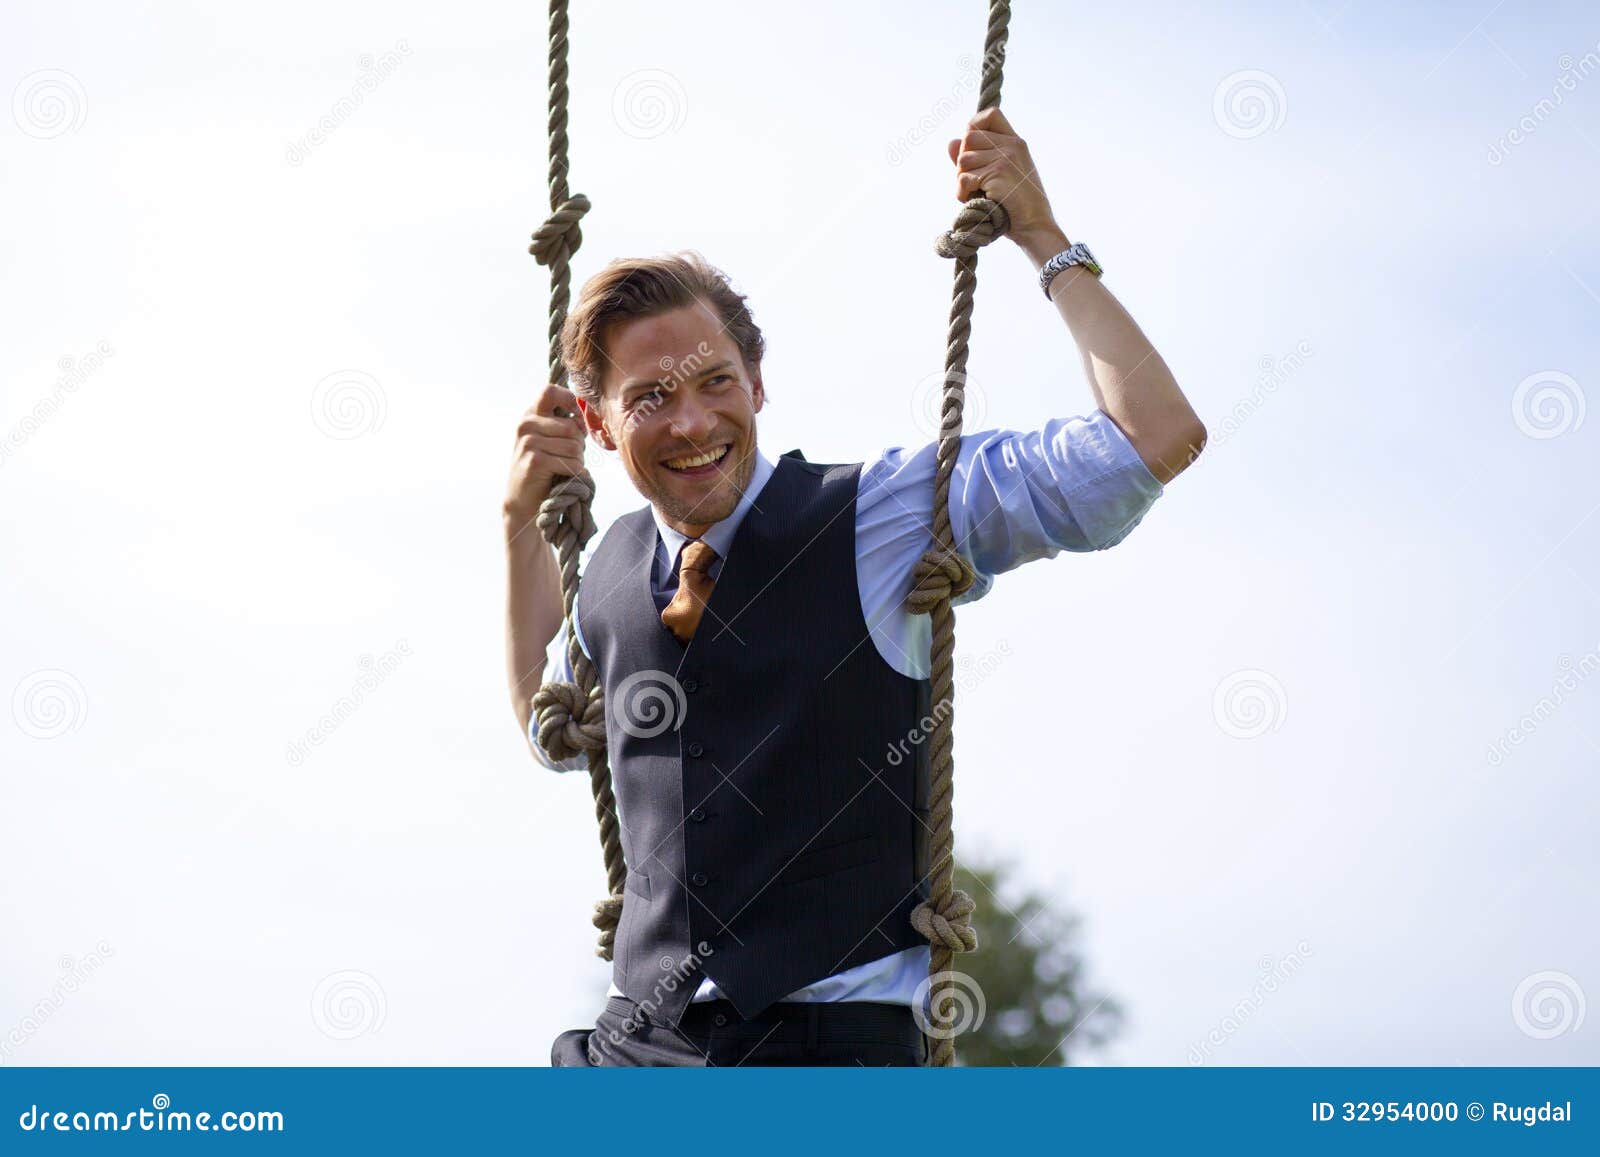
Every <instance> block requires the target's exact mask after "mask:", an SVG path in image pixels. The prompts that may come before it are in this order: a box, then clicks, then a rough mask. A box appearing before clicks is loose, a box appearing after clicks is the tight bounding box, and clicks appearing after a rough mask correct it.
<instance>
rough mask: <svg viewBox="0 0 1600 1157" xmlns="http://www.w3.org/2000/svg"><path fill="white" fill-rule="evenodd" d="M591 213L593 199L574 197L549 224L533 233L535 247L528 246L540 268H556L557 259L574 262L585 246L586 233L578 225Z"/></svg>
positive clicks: (547, 222)
mask: <svg viewBox="0 0 1600 1157" xmlns="http://www.w3.org/2000/svg"><path fill="white" fill-rule="evenodd" d="M588 211H589V198H587V197H585V196H584V195H583V194H582V193H574V194H572V196H570V197H568V198H567V199H566V200H565V201H563V202H561V204H560V205H559V206H558V207H557V208H556V210H555V212H553V213H551V214H550V216H549V217H548V218H546V219H545V223H544V224H543V225H540V226H539V227H538V228H537V229H535V230H534V231H533V244H532V245H529V246H528V252H529V253H531V254H533V257H534V260H535V261H537V262H538V263H539V264H540V265H554V264H555V263H556V261H557V259H560V260H562V261H567V260H570V259H571V257H572V255H573V254H574V253H576V252H577V251H578V246H580V245H582V244H583V230H581V229H579V228H578V222H580V221H582V220H583V215H584V214H585V213H587V212H588Z"/></svg>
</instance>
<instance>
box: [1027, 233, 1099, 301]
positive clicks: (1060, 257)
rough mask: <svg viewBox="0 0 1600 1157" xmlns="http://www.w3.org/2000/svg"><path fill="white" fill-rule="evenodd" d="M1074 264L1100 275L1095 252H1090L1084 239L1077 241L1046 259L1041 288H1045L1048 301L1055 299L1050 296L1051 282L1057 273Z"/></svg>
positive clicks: (1040, 274) (1097, 275) (1040, 273)
mask: <svg viewBox="0 0 1600 1157" xmlns="http://www.w3.org/2000/svg"><path fill="white" fill-rule="evenodd" d="M1073 265H1081V266H1083V268H1085V269H1087V270H1088V271H1089V272H1090V273H1092V274H1094V275H1095V276H1096V277H1099V276H1100V263H1099V262H1098V261H1096V260H1095V259H1094V254H1093V253H1090V252H1089V247H1088V246H1087V245H1085V244H1084V243H1083V242H1082V241H1078V242H1075V243H1074V244H1072V245H1070V246H1068V247H1067V248H1066V249H1063V250H1062V251H1061V252H1060V253H1057V254H1056V255H1055V256H1054V257H1052V258H1051V259H1050V260H1049V261H1046V262H1045V263H1044V268H1043V269H1041V270H1040V271H1039V288H1041V289H1043V290H1044V297H1045V300H1046V301H1050V300H1053V299H1052V298H1051V296H1050V282H1052V281H1053V280H1055V276H1056V274H1058V273H1060V272H1061V271H1062V270H1063V269H1066V268H1068V267H1070V266H1073Z"/></svg>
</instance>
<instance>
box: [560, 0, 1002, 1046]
mask: <svg viewBox="0 0 1600 1157" xmlns="http://www.w3.org/2000/svg"><path fill="white" fill-rule="evenodd" d="M1010 20H1011V6H1010V4H1009V2H1008V0H991V3H990V5H989V25H988V31H987V33H986V35H985V37H984V54H983V79H982V83H981V85H980V87H979V93H978V108H979V110H982V109H985V108H991V107H994V106H996V105H998V104H999V103H1000V87H1001V81H1002V74H1003V64H1004V55H1005V45H1006V37H1007V33H1008V26H1009V24H1010ZM567 29H568V21H567V0H551V3H550V51H549V73H550V114H549V124H548V127H549V138H550V217H549V218H548V219H547V220H546V221H545V223H544V224H543V225H541V226H540V227H539V228H538V230H536V231H535V233H534V235H533V244H532V245H530V246H529V252H530V253H532V254H533V255H534V257H535V258H536V259H537V260H538V262H539V264H541V265H548V266H549V267H550V329H549V339H550V354H549V360H550V381H552V382H554V383H556V384H557V385H563V386H564V385H565V384H566V381H567V369H566V366H565V365H564V364H563V362H562V360H561V327H562V324H563V323H564V321H565V320H566V313H567V304H568V302H569V301H570V298H571V272H570V261H571V258H572V255H573V254H574V253H576V252H577V250H578V246H579V245H580V244H582V241H583V235H582V232H581V230H580V228H579V222H580V221H581V220H582V219H583V216H584V214H585V213H587V212H588V211H589V199H588V198H587V197H585V196H583V195H582V194H581V193H579V194H573V193H571V192H570V190H569V189H568V186H567V176H566V175H567V168H568V166H567V131H566V129H567V60H566V56H567ZM1009 225H1010V222H1009V219H1008V218H1007V215H1006V211H1005V209H1004V208H1003V207H1002V206H1001V205H1000V204H999V203H998V202H996V201H992V200H990V199H988V198H986V197H981V196H980V197H974V198H972V199H971V200H969V201H967V203H966V204H965V205H963V206H962V207H961V209H960V211H959V212H958V214H957V216H956V221H955V224H954V225H953V226H952V227H951V229H950V230H949V232H947V233H945V234H943V235H941V236H940V237H939V238H938V239H937V241H936V242H935V249H936V250H937V252H938V253H939V255H940V256H941V257H948V258H950V259H952V260H954V262H955V286H954V294H953V298H952V302H951V307H950V325H949V331H948V337H947V345H946V352H945V375H944V393H943V402H942V405H941V409H940V417H939V445H938V450H937V468H936V471H935V474H934V497H933V539H934V546H933V547H932V548H931V549H930V550H928V551H927V552H926V553H925V554H924V555H923V556H922V558H921V559H919V560H918V562H917V565H916V569H915V572H914V574H913V580H912V588H911V591H910V593H909V594H908V595H907V598H906V607H907V609H908V610H910V611H911V613H913V614H928V615H931V616H932V627H933V647H932V672H931V681H932V695H933V701H934V702H935V703H937V704H944V705H945V707H946V709H945V710H943V711H936V712H935V713H934V715H935V724H934V728H933V732H932V735H931V736H930V738H929V744H930V749H929V765H930V772H929V777H930V778H929V808H930V818H931V820H932V832H931V834H930V838H929V860H930V864H929V898H928V901H927V902H926V903H923V904H919V905H918V906H917V908H916V909H915V910H914V911H913V912H912V914H911V923H912V925H913V926H914V927H915V928H916V930H917V931H918V932H919V933H921V934H922V935H923V936H925V937H927V938H928V941H929V944H930V948H931V951H930V954H929V964H928V975H929V978H930V981H931V982H932V984H931V990H930V994H929V997H930V1008H931V1010H932V1015H933V1021H934V1022H935V1024H937V1025H940V1026H943V1025H944V1024H945V1021H946V1019H947V1017H948V1012H947V1011H946V1003H947V1000H949V999H953V998H952V997H951V994H950V989H951V988H952V987H953V986H952V985H951V983H950V981H949V979H948V974H949V969H950V963H951V960H952V958H953V956H954V954H955V953H957V952H971V951H973V950H974V949H976V948H977V946H978V936H977V933H976V932H975V931H974V930H973V928H972V924H971V916H972V913H973V911H974V910H975V908H976V905H975V904H974V903H973V900H972V897H971V896H969V895H968V894H967V893H966V892H964V891H962V890H961V889H959V888H956V887H955V883H954V876H955V860H954V833H953V827H952V821H953V808H952V800H953V796H954V792H953V787H952V779H953V773H954V770H955V764H954V759H953V758H952V752H953V744H954V738H953V723H954V715H955V711H954V705H955V699H954V696H955V679H954V672H953V663H952V656H953V654H954V652H955V611H954V610H953V609H952V607H951V605H950V601H951V599H952V598H953V597H954V596H956V595H960V594H963V593H964V592H966V591H967V590H969V589H970V588H971V587H972V584H973V582H974V581H976V575H975V574H974V573H973V570H972V566H971V564H969V563H968V562H967V561H966V559H965V558H963V557H962V556H961V555H960V554H959V553H958V552H957V551H956V549H955V543H954V540H953V536H952V534H951V528H950V501H949V500H950V480H951V478H952V476H953V474H954V472H955V463H956V457H957V455H958V453H959V451H960V448H961V421H962V410H963V407H964V404H965V400H966V385H965V383H966V366H967V343H968V338H969V337H970V335H971V333H972V302H973V293H974V291H975V290H976V288H977V284H978V273H977V270H978V250H979V249H981V248H982V247H983V246H985V245H988V244H990V243H991V242H993V241H995V240H998V239H999V238H1000V237H1003V236H1005V234H1006V231H1007V229H1008V228H1009ZM593 499H594V479H593V478H592V477H591V476H590V474H589V472H588V470H584V471H583V472H582V473H580V474H578V475H576V476H573V477H567V478H562V479H561V480H559V481H558V482H557V483H556V484H555V485H554V486H553V487H552V488H551V491H550V495H549V497H547V498H546V499H545V501H544V504H543V505H542V506H541V507H540V510H539V518H538V524H539V529H540V532H541V533H543V535H544V537H545V540H546V541H548V542H550V543H551V544H552V545H554V546H555V548H556V551H557V554H558V557H559V560H560V566H561V599H562V613H563V616H564V617H565V619H566V621H567V654H568V657H569V659H570V660H571V664H572V672H573V677H574V680H575V681H574V682H571V683H546V684H544V685H543V686H542V687H540V688H539V690H538V692H537V693H536V694H535V695H534V698H533V708H534V711H535V713H536V714H537V717H538V720H539V743H540V745H541V746H543V747H544V749H545V750H546V751H547V752H548V753H549V754H550V756H551V758H552V759H556V760H562V759H567V758H569V757H570V756H573V755H575V754H577V753H578V752H579V751H582V752H585V753H586V754H587V756H588V760H589V783H590V787H591V789H592V791H593V794H594V804H595V816H596V818H597V819H598V820H599V823H600V846H601V849H602V850H603V852H604V854H605V867H606V883H607V886H608V888H609V890H610V893H611V894H610V895H609V896H608V897H607V898H606V899H604V900H602V901H600V902H599V903H597V904H596V905H595V914H594V924H595V926H596V927H597V928H599V929H600V931H601V935H600V945H599V948H598V950H597V954H598V955H599V956H601V957H602V958H604V959H606V960H610V959H611V958H612V953H613V949H614V946H615V941H616V929H617V924H618V922H619V920H620V918H621V915H622V903H623V894H624V888H625V886H626V883H627V867H626V865H625V863H624V862H623V858H622V844H621V841H620V838H619V835H618V824H617V813H616V797H615V796H614V795H613V793H612V788H611V766H610V763H609V761H608V759H607V754H606V734H605V700H604V695H603V692H602V690H601V688H600V686H599V673H598V672H597V671H596V670H595V667H594V665H593V663H591V662H590V660H589V658H588V656H586V655H585V654H584V653H583V649H582V648H581V647H580V646H579V645H578V641H577V632H576V631H574V630H573V629H572V609H573V603H574V600H575V599H576V597H577V593H578V555H579V553H580V552H581V551H582V549H583V547H584V545H585V544H586V543H587V542H588V541H589V539H590V538H592V537H593V536H594V533H595V524H594V519H593V517H592V515H591V513H590V508H591V504H592V502H593ZM932 1045H933V1047H932V1051H931V1058H930V1059H931V1061H932V1063H933V1064H934V1065H941V1066H948V1065H951V1064H953V1063H954V1062H955V1045H954V1043H953V1041H952V1040H951V1039H950V1036H949V1035H948V1034H940V1035H938V1036H937V1037H936V1039H934V1040H933V1042H932Z"/></svg>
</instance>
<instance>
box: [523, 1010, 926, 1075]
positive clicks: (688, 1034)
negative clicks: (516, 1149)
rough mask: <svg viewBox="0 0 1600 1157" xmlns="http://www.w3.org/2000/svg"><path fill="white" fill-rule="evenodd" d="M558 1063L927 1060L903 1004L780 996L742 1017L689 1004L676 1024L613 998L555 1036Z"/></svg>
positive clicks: (553, 1059)
mask: <svg viewBox="0 0 1600 1157" xmlns="http://www.w3.org/2000/svg"><path fill="white" fill-rule="evenodd" d="M550 1063H551V1064H552V1065H554V1066H556V1067H558V1068H585V1067H588V1068H614V1067H635V1068H636V1067H642V1066H647V1065H649V1066H663V1065H672V1066H694V1067H702V1068H704V1067H712V1068H733V1067H736V1066H738V1065H862V1066H864V1067H869V1068H878V1067H881V1066H883V1065H895V1066H911V1065H926V1064H927V1063H928V1052H927V1048H926V1043H925V1041H924V1039H923V1036H922V1029H921V1028H920V1027H919V1026H918V1024H917V1022H916V1019H915V1018H914V1017H913V1016H912V1015H911V1009H910V1007H909V1006H907V1005H903V1004H887V1003H883V1002H879V1001H865V1000H864V1001H855V1000H852V1001H825V1002H812V1001H780V1002H778V1003H777V1004H774V1005H771V1006H770V1007H768V1008H766V1009H764V1010H763V1011H762V1012H760V1013H759V1014H758V1015H756V1016H755V1017H754V1018H752V1019H750V1020H742V1019H740V1017H739V1014H738V1012H737V1011H735V1009H734V1007H733V1005H732V1004H730V1003H729V1002H728V1001H725V1000H712V1001H702V1002H700V1003H696V1004H691V1005H690V1006H689V1008H688V1011H687V1012H685V1013H684V1016H683V1020H682V1021H680V1022H679V1024H678V1025H677V1026H676V1027H674V1026H673V1025H671V1024H668V1023H667V1022H666V1018H665V1017H664V1016H662V1015H661V1014H659V1013H658V1014H656V1015H654V1016H652V1015H650V1013H649V1012H648V1010H644V1009H641V1008H640V1007H639V1006H638V1005H637V1004H635V1003H634V1002H633V1001H631V1000H629V999H627V998H626V997H618V996H613V997H610V998H609V999H608V1000H607V1001H606V1007H605V1011H604V1012H602V1013H601V1014H600V1016H599V1018H598V1019H596V1021H595V1026H594V1028H592V1029H572V1030H571V1031H569V1032H564V1033H562V1034H561V1035H560V1036H559V1037H557V1038H556V1042H555V1045H554V1046H553V1047H552V1048H551V1050H550Z"/></svg>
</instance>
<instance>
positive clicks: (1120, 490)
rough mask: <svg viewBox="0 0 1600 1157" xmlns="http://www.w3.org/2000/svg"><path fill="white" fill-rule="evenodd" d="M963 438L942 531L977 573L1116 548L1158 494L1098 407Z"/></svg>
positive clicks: (1151, 476)
mask: <svg viewBox="0 0 1600 1157" xmlns="http://www.w3.org/2000/svg"><path fill="white" fill-rule="evenodd" d="M970 439H971V445H970V446H969V445H968V438H963V439H962V447H961V454H960V456H959V457H958V459H957V464H956V470H955V474H954V477H953V478H952V479H951V483H950V529H951V533H952V535H953V536H954V538H955V541H956V542H957V544H958V549H960V550H961V551H962V553H963V554H965V555H966V557H967V560H968V561H969V562H971V563H972V565H973V568H974V569H975V570H977V571H978V572H979V573H980V574H986V575H997V574H1003V573H1004V572H1006V571H1008V570H1012V569H1014V568H1016V567H1018V566H1021V565H1022V564H1023V563H1025V562H1031V561H1033V560H1034V559H1039V558H1053V557H1054V556H1055V555H1056V554H1057V553H1059V552H1060V551H1063V550H1067V551H1077V552H1086V551H1095V550H1106V549H1108V548H1109V547H1113V546H1116V545H1117V544H1118V543H1119V542H1121V541H1122V540H1123V539H1124V538H1126V537H1127V536H1128V534H1129V533H1130V532H1131V531H1132V530H1133V528H1134V527H1135V526H1138V525H1139V523H1140V521H1141V520H1142V519H1143V518H1144V516H1145V514H1146V513H1147V512H1148V511H1149V509H1150V507H1151V505H1152V504H1153V503H1154V502H1155V500H1156V499H1157V498H1159V497H1160V496H1161V494H1162V491H1163V487H1162V485H1161V483H1160V482H1159V481H1157V480H1156V477H1155V475H1154V474H1152V473H1150V468H1149V467H1148V466H1146V465H1145V464H1144V460H1143V459H1142V458H1140V457H1139V453H1138V451H1137V450H1135V449H1134V448H1133V443H1131V442H1129V441H1128V437H1127V435H1126V434H1124V433H1123V432H1122V430H1121V429H1120V428H1119V427H1118V426H1117V424H1116V423H1115V422H1113V421H1112V420H1111V418H1110V417H1109V416H1107V415H1106V413H1105V412H1104V411H1103V410H1098V409H1097V410H1095V411H1094V412H1093V413H1092V414H1090V415H1089V416H1088V417H1070V418H1052V419H1051V420H1050V421H1048V422H1046V423H1045V424H1044V426H1043V427H1042V428H1041V429H1038V430H1031V431H1028V432H1025V433H1019V432H1018V431H1015V430H985V431H982V432H980V433H975V434H972V435H970Z"/></svg>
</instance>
